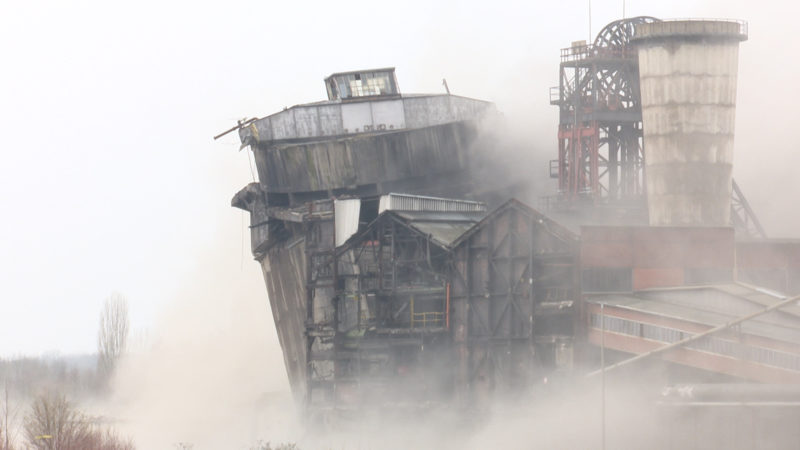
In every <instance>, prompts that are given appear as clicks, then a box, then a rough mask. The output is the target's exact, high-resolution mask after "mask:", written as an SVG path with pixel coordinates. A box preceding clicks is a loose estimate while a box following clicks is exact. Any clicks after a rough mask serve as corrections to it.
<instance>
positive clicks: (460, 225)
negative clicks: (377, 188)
mask: <svg viewBox="0 0 800 450" xmlns="http://www.w3.org/2000/svg"><path fill="white" fill-rule="evenodd" d="M385 214H394V215H395V216H397V217H399V218H400V219H402V220H403V222H405V223H406V224H407V225H408V226H409V227H411V228H413V229H415V230H417V231H419V232H420V233H422V234H425V235H428V236H430V237H431V240H433V241H434V242H435V243H437V244H438V245H441V246H442V247H447V248H449V247H451V245H452V244H453V242H455V241H456V240H457V239H458V238H459V237H460V236H461V235H462V234H464V233H465V232H466V231H467V230H469V229H470V228H472V226H473V225H475V224H476V223H478V221H479V220H480V219H481V218H482V217H483V216H484V215H485V213H483V212H463V211H459V212H445V211H388V212H386V213H385Z"/></svg>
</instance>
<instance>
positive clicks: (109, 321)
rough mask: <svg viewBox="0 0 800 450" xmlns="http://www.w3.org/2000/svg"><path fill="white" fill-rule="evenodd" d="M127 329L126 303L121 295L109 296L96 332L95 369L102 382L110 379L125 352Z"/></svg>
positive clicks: (104, 304)
mask: <svg viewBox="0 0 800 450" xmlns="http://www.w3.org/2000/svg"><path fill="white" fill-rule="evenodd" d="M128 328H129V322H128V302H127V300H126V299H125V297H123V296H122V295H121V294H118V293H114V294H111V296H110V297H108V298H107V299H106V301H105V302H104V303H103V311H102V312H101V313H100V330H99V331H98V332H97V369H98V372H99V376H100V377H101V379H102V380H104V381H107V380H108V379H109V378H110V377H111V375H112V374H113V372H114V368H115V367H116V365H117V362H118V361H119V358H120V357H121V356H122V354H123V353H124V352H125V346H126V344H127V341H128Z"/></svg>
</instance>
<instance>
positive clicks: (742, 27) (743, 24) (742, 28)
mask: <svg viewBox="0 0 800 450" xmlns="http://www.w3.org/2000/svg"><path fill="white" fill-rule="evenodd" d="M674 22H709V23H715V22H716V23H728V24H736V25H737V26H738V29H737V31H736V33H737V34H739V35H740V36H743V37H744V38H747V36H748V33H749V26H748V24H747V21H744V20H739V19H719V18H717V19H713V18H707V17H702V18H699V17H693V18H689V19H686V18H675V19H665V20H661V21H659V22H653V24H658V23H666V24H670V23H674ZM634 37H635V36H634Z"/></svg>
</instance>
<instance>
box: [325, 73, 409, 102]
mask: <svg viewBox="0 0 800 450" xmlns="http://www.w3.org/2000/svg"><path fill="white" fill-rule="evenodd" d="M327 84H328V98H329V99H330V100H335V99H340V98H341V99H348V98H354V97H370V96H375V95H393V94H396V93H397V88H396V86H395V85H394V77H393V76H392V71H378V72H361V73H348V74H339V75H331V77H330V78H328V81H327Z"/></svg>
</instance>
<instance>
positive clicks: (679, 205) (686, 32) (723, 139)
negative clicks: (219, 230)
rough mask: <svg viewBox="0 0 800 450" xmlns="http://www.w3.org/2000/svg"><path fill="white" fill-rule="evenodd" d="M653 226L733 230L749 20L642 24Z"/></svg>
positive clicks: (644, 110)
mask: <svg viewBox="0 0 800 450" xmlns="http://www.w3.org/2000/svg"><path fill="white" fill-rule="evenodd" d="M633 39H634V41H635V42H636V43H637V45H638V49H639V50H638V52H639V76H640V79H641V95H642V120H643V124H644V143H645V145H644V148H645V167H646V177H647V203H648V210H649V213H650V225H654V226H669V225H672V226H675V225H677V226H728V225H729V224H730V213H731V177H732V169H733V130H734V119H735V113H736V72H737V66H738V57H739V42H740V41H743V40H746V39H747V26H746V24H745V23H743V22H737V21H727V20H681V21H664V22H653V23H644V24H640V25H636V30H635V34H634V38H633Z"/></svg>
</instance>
